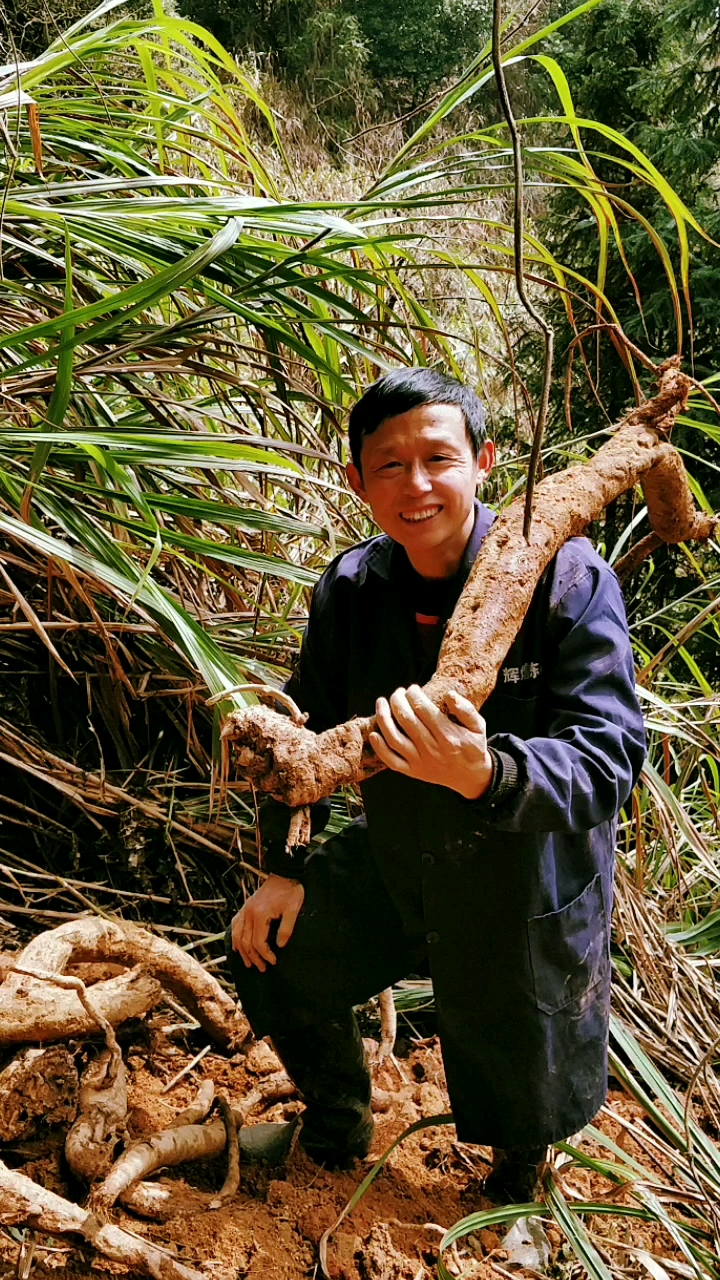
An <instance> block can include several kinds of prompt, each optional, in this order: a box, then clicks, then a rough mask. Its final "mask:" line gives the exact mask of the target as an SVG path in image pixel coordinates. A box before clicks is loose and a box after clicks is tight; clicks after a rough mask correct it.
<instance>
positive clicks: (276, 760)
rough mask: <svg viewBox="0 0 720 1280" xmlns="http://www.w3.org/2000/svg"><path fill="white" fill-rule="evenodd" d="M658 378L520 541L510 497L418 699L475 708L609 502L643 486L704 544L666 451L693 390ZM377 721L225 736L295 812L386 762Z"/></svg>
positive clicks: (662, 520) (252, 775)
mask: <svg viewBox="0 0 720 1280" xmlns="http://www.w3.org/2000/svg"><path fill="white" fill-rule="evenodd" d="M658 372H659V391H658V394H657V395H656V396H655V397H654V398H653V399H652V400H649V401H648V402H647V403H646V404H644V405H642V406H641V407H640V408H638V409H634V410H633V411H632V412H631V413H629V414H628V416H627V417H626V418H625V419H624V421H623V422H622V423H621V424H620V426H619V427H618V428H617V429H616V431H615V432H614V434H613V435H612V437H611V439H610V440H608V441H607V443H606V444H604V445H603V446H602V447H601V448H600V449H598V451H597V453H596V454H595V455H594V457H593V458H592V459H591V460H590V461H589V462H586V463H582V464H581V465H579V466H576V467H570V468H569V469H568V470H567V471H562V472H559V473H558V474H556V475H552V476H548V477H547V478H546V479H545V480H543V481H541V483H540V484H538V486H537V488H536V491H535V503H534V509H533V522H532V531H531V534H530V539H529V541H526V540H525V538H524V536H523V514H524V500H523V499H522V498H517V499H516V500H515V501H514V502H513V503H511V504H510V506H509V507H508V508H507V509H506V510H505V511H504V512H503V514H502V515H501V516H500V517H499V519H498V520H496V522H495V524H494V525H493V527H492V529H491V530H490V532H489V533H488V535H487V537H486V538H485V539H484V541H483V544H482V547H481V549H480V553H479V555H478V557H477V559H476V561H475V564H474V566H473V569H472V571H471V573H470V577H469V578H468V581H467V583H466V585H465V589H464V590H463V593H462V595H461V597H460V599H459V601H458V604H457V607H456V609H455V612H454V614H453V616H452V618H451V620H450V623H449V625H448V628H447V631H446V634H445V638H444V640H443V644H442V648H441V650H440V656H439V658H438V665H437V671H436V673H435V675H434V676H433V677H432V679H431V680H430V682H429V683H428V685H427V686H426V690H425V691H426V693H427V694H428V696H429V697H430V698H431V699H432V700H433V702H435V703H436V704H437V706H439V707H444V705H445V698H446V695H447V693H448V692H449V690H450V689H455V690H457V691H458V692H460V693H462V694H464V696H465V697H466V698H469V699H470V701H471V702H472V703H473V704H474V705H475V706H476V707H478V708H480V707H482V705H483V703H484V702H485V700H486V699H487V698H488V696H489V695H490V693H491V692H492V690H493V689H494V687H495V682H496V680H497V676H498V672H499V670H500V668H501V666H502V663H503V661H504V659H505V657H506V655H507V652H508V650H509V648H510V646H511V644H512V642H513V640H514V639H515V636H516V635H517V633H518V631H519V630H520V627H521V625H522V622H523V619H524V617H525V615H526V613H527V611H528V608H529V606H530V602H531V600H532V596H533V592H534V591H535V587H536V586H537V583H538V581H539V579H540V577H541V575H542V573H543V571H544V570H545V568H546V567H547V565H548V564H549V563H550V561H551V560H552V558H553V556H555V555H556V553H557V552H558V550H559V549H560V547H561V546H563V544H564V543H565V542H566V541H567V540H568V538H573V537H577V536H578V535H579V534H581V533H583V532H584V530H585V529H586V528H587V526H588V525H589V524H590V523H591V522H592V521H593V520H597V518H598V517H599V516H600V514H601V513H602V512H603V511H604V509H605V507H606V506H607V505H608V503H609V502H612V501H613V500H614V499H615V498H617V497H619V496H620V495H621V494H623V493H626V492H627V491H628V490H629V489H632V488H633V487H634V486H635V485H636V484H638V483H640V484H641V485H642V487H643V490H644V494H645V500H646V502H647V508H648V518H649V521H650V525H651V527H652V529H653V530H654V531H655V533H657V534H658V535H659V537H660V538H661V539H662V540H663V541H665V542H670V543H677V542H683V541H685V540H686V539H692V538H708V537H710V536H711V534H712V532H713V530H714V528H715V527H716V520H715V519H714V518H712V517H710V516H707V515H705V514H704V513H703V512H699V511H697V509H696V508H695V505H694V502H693V498H692V494H691V492H690V488H689V485H688V480H687V475H686V473H685V468H684V466H683V463H682V459H681V457H680V455H679V454H678V452H677V450H676V449H674V448H673V446H672V445H671V444H669V443H668V439H667V437H668V435H669V433H670V431H671V429H672V427H673V425H674V422H675V419H676V417H677V414H678V413H679V412H680V411H681V410H682V409H683V408H684V407H685V405H686V402H687V397H688V393H689V391H690V387H691V385H692V384H691V383H690V382H689V380H688V379H687V378H686V377H685V376H684V375H683V374H682V373H681V371H680V368H679V362H678V360H677V359H674V360H671V361H668V362H667V363H666V364H665V365H663V366H662V368H661V369H660V370H659V371H658ZM374 724H375V721H374V718H371V717H366V718H363V719H356V720H350V721H348V722H347V723H346V724H341V725H338V726H337V727H336V728H334V729H329V730H327V732H325V733H320V734H317V735H316V734H313V733H310V732H309V731H308V730H307V729H304V728H302V727H301V726H300V725H297V724H294V723H293V722H292V721H291V720H289V719H288V718H287V717H286V716H282V715H279V714H278V713H277V712H275V711H271V710H270V709H269V708H267V707H262V706H257V707H250V708H248V709H246V710H243V711H236V712H233V714H232V715H230V716H229V717H228V719H227V721H226V724H225V727H224V729H223V737H224V739H225V740H226V741H228V742H230V743H231V744H232V748H233V752H234V759H235V763H236V765H237V768H238V770H239V771H240V772H241V773H243V774H244V775H245V777H247V778H248V779H249V780H250V781H251V782H252V783H253V784H254V785H255V786H256V787H258V788H259V789H260V790H262V791H268V792H270V793H271V794H272V795H274V796H276V797H277V799H279V800H282V801H284V802H285V803H286V804H288V805H290V806H291V807H292V808H299V807H300V806H302V805H307V804H314V803H315V802H316V801H317V800H320V799H322V798H323V797H324V796H328V795H331V794H332V793H333V791H335V790H336V789H337V788H338V787H340V786H344V785H347V784H350V783H354V782H359V781H362V779H363V778H367V777H370V776H371V775H372V774H373V773H377V772H378V771H379V770H380V769H382V768H383V767H384V766H383V765H382V764H381V763H380V761H379V760H378V759H377V757H376V756H375V754H374V752H373V750H372V748H371V747H370V745H369V742H368V737H369V734H370V731H371V730H372V728H373V727H374Z"/></svg>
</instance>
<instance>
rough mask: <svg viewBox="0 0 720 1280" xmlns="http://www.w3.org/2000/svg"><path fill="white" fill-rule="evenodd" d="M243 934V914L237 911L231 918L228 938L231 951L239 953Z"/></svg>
mask: <svg viewBox="0 0 720 1280" xmlns="http://www.w3.org/2000/svg"><path fill="white" fill-rule="evenodd" d="M242 934H243V913H242V910H240V911H237V912H236V913H235V915H234V916H233V918H232V923H231V925H230V937H231V939H232V947H233V951H239V950H240V946H241V942H242Z"/></svg>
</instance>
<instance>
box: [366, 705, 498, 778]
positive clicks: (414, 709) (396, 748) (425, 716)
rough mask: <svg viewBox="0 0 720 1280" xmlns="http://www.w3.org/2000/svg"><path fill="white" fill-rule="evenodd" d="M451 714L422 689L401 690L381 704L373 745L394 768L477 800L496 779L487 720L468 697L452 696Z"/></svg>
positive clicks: (410, 776) (378, 707)
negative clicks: (446, 712) (494, 777)
mask: <svg viewBox="0 0 720 1280" xmlns="http://www.w3.org/2000/svg"><path fill="white" fill-rule="evenodd" d="M446 702H447V707H448V710H449V711H450V713H451V714H450V715H449V716H448V715H445V714H444V713H443V712H442V711H440V710H439V708H438V707H436V706H435V704H434V703H432V702H431V701H430V699H429V698H428V697H427V696H426V695H425V694H424V693H423V691H422V689H421V688H420V686H419V685H416V684H414V685H411V686H410V688H409V689H396V690H395V693H394V694H393V695H392V697H391V698H390V700H389V701H388V699H387V698H378V700H377V703H376V707H375V710H376V713H377V723H378V730H379V732H373V733H371V734H370V742H371V744H372V747H373V750H374V751H375V754H376V755H377V757H378V759H379V760H382V762H383V764H385V765H387V767H388V769H395V770H396V772H397V773H404V774H406V775H407V776H408V778H417V779H418V780H419V781H420V782H434V783H437V784H439V785H440V786H441V787H450V788H451V790H452V791H459V793H460V795H461V796H464V797H465V799H466V800H477V799H478V798H479V797H480V796H481V795H482V794H483V792H485V791H486V790H487V788H488V787H489V785H490V781H491V779H492V771H493V766H492V757H491V755H490V752H489V751H488V746H487V738H486V734H485V721H484V720H483V718H482V716H481V715H480V713H479V712H478V711H476V710H475V708H474V706H473V705H472V703H471V702H468V700H467V698H462V697H461V696H460V694H459V693H454V692H451V693H449V694H448V695H447V699H446Z"/></svg>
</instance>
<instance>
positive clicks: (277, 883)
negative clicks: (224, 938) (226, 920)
mask: <svg viewBox="0 0 720 1280" xmlns="http://www.w3.org/2000/svg"><path fill="white" fill-rule="evenodd" d="M304 901H305V889H304V888H303V886H302V885H301V884H300V883H299V881H297V880H286V879H285V877H284V876H268V878H267V880H266V881H265V882H264V883H263V884H261V885H260V888H259V889H258V890H257V892H256V893H254V894H253V895H252V897H251V898H248V900H247V902H246V903H245V906H244V907H243V908H242V909H241V910H240V911H238V913H237V915H236V916H234V917H233V922H232V944H233V950H234V951H238V952H239V953H240V955H241V956H242V959H243V963H244V964H245V966H246V968H248V969H250V968H252V966H253V965H255V967H256V968H257V969H259V970H260V972H261V973H264V972H265V969H266V967H267V965H268V964H275V963H276V961H277V956H275V954H274V953H273V951H272V950H271V947H270V944H269V942H268V934H269V933H270V925H271V924H272V922H273V920H279V921H280V926H279V928H278V931H277V944H278V946H279V947H284V946H285V944H286V943H287V942H288V941H289V939H290V937H291V936H292V931H293V929H294V928H295V921H296V920H297V918H298V916H299V914H300V909H301V907H302V904H303V902H304Z"/></svg>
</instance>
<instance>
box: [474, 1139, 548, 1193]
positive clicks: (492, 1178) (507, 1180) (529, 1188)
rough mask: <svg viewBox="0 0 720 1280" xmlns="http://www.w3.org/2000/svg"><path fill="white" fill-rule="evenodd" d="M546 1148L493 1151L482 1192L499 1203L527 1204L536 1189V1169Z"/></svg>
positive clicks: (538, 1183) (537, 1180) (545, 1156)
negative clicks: (490, 1165) (490, 1167)
mask: <svg viewBox="0 0 720 1280" xmlns="http://www.w3.org/2000/svg"><path fill="white" fill-rule="evenodd" d="M546 1159H547V1147H508V1148H507V1149H505V1150H503V1149H502V1148H501V1147H494V1148H493V1163H492V1169H491V1170H490V1172H489V1174H488V1176H487V1178H486V1179H485V1185H484V1187H483V1191H484V1193H485V1195H486V1196H489V1197H490V1199H491V1200H497V1201H499V1202H500V1203H507V1202H509V1203H510V1204H529V1203H530V1202H531V1201H532V1200H535V1199H536V1198H537V1194H538V1191H539V1188H540V1166H541V1165H542V1164H543V1162H544V1161H545V1160H546Z"/></svg>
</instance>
